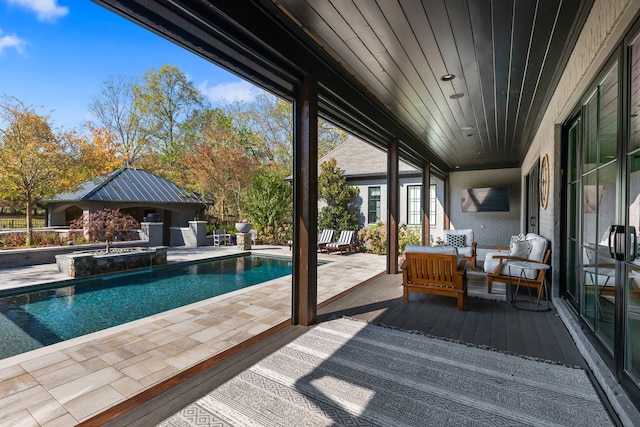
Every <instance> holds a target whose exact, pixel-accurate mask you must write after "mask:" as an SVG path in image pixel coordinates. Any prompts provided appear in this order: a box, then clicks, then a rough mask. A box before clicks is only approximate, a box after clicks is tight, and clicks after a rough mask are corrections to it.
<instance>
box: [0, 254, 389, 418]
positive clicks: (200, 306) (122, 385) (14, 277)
mask: <svg viewBox="0 0 640 427" xmlns="http://www.w3.org/2000/svg"><path fill="white" fill-rule="evenodd" d="M232 253H233V254H236V253H238V251H237V250H236V248H235V247H227V248H212V247H203V248H191V249H187V248H183V249H180V248H178V249H176V248H172V249H171V250H170V251H169V255H168V260H169V263H173V262H179V261H188V260H195V259H203V258H210V257H214V256H222V255H229V254H232ZM252 253H254V254H257V255H260V254H261V253H263V254H265V255H276V256H285V257H290V256H291V252H290V251H289V250H288V249H287V248H286V247H285V248H282V247H275V246H257V247H254V249H253V250H252ZM318 258H319V259H320V260H330V261H332V262H331V263H327V264H323V265H320V266H319V267H318V303H322V302H324V301H327V300H329V299H330V298H332V297H334V296H336V295H339V294H340V293H342V292H344V291H345V290H348V289H349V288H351V287H353V286H355V285H357V284H359V283H361V282H363V281H366V280H368V279H370V278H372V277H374V276H376V275H378V274H380V273H382V272H384V270H385V268H386V260H385V257H384V256H378V255H369V254H360V253H356V254H349V255H344V256H340V255H338V254H332V255H326V254H319V255H318ZM0 278H1V279H0V289H10V288H17V287H22V286H31V285H34V284H38V283H47V282H51V281H63V280H68V277H67V276H65V275H63V274H61V273H59V272H58V271H57V269H56V266H55V264H47V265H41V266H34V267H24V268H15V269H5V270H3V271H1V272H0ZM398 285H400V284H398ZM140 303H142V304H144V301H141V302H140ZM290 317H291V276H285V277H283V278H280V279H275V280H271V281H269V282H265V283H262V284H259V285H256V286H253V287H251V288H248V289H243V290H239V291H235V292H232V293H229V294H225V295H222V296H218V297H215V298H211V299H208V300H205V301H200V302H197V303H194V304H190V305H188V306H184V307H180V308H177V309H174V310H171V311H168V312H164V313H160V314H157V315H155V316H152V317H148V318H144V319H140V320H137V321H134V322H130V323H127V324H124V325H120V326H116V327H113V328H110V329H106V330H104V331H99V332H95V333H92V334H89V335H85V336H82V337H78V338H74V339H72V340H68V341H64V342H61V343H58V344H54V345H51V346H48V347H43V348H40V349H37V350H33V351H30V352H27V353H23V354H20V355H17V356H13V357H9V358H6V359H3V360H0V414H2V419H1V420H0V426H11V427H15V426H31V425H33V426H69V425H74V424H77V423H79V422H81V421H83V420H86V419H88V418H90V417H92V416H94V415H96V414H99V413H100V412H102V411H104V410H106V409H108V408H110V407H112V406H114V405H116V404H118V403H121V402H123V401H125V400H126V399H129V398H131V397H133V396H135V395H137V394H139V393H140V392H142V391H144V390H147V389H149V388H152V387H154V386H155V385H157V384H159V383H161V382H162V381H164V380H167V379H168V378H170V377H172V376H173V375H175V374H177V373H178V372H180V371H183V370H185V369H188V368H190V367H192V366H194V365H196V364H198V363H200V362H202V361H204V360H207V359H209V358H211V357H212V356H215V355H216V354H219V353H221V352H223V351H225V350H227V349H229V348H231V347H233V346H234V345H236V344H238V343H241V342H243V341H245V340H247V339H250V338H252V337H255V336H257V335H259V334H260V333H262V332H264V331H267V330H268V329H270V328H272V327H274V326H276V325H279V324H281V323H282V322H286V321H288V319H290Z"/></svg>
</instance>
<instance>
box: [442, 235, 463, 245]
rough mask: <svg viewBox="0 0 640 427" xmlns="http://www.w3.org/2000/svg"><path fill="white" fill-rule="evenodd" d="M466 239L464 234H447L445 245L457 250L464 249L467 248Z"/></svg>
mask: <svg viewBox="0 0 640 427" xmlns="http://www.w3.org/2000/svg"><path fill="white" fill-rule="evenodd" d="M466 237H467V236H465V235H464V234H447V235H446V236H445V244H447V245H450V246H455V247H456V248H464V247H465V246H466V240H467V239H466Z"/></svg>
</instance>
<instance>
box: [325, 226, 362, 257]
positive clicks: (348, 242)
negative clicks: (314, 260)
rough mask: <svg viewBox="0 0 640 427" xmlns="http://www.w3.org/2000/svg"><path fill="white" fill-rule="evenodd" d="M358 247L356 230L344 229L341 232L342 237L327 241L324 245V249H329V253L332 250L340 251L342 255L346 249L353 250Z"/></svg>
mask: <svg viewBox="0 0 640 427" xmlns="http://www.w3.org/2000/svg"><path fill="white" fill-rule="evenodd" d="M357 248H358V244H357V243H356V232H355V231H353V230H346V231H345V230H343V231H341V232H340V237H339V238H338V241H337V242H334V243H327V244H326V245H325V246H324V249H325V250H326V251H327V254H329V253H331V252H337V251H340V255H342V254H343V253H344V251H352V250H356V249H357Z"/></svg>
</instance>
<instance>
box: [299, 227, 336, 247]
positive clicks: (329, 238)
mask: <svg viewBox="0 0 640 427" xmlns="http://www.w3.org/2000/svg"><path fill="white" fill-rule="evenodd" d="M335 233H336V232H335V231H333V230H322V233H320V237H318V250H319V251H320V252H322V251H323V250H324V249H325V246H326V244H327V243H331V242H333V236H334V234H335ZM287 246H288V247H289V250H291V248H292V247H293V240H289V241H288V242H287Z"/></svg>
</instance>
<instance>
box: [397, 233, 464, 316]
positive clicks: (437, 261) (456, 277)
mask: <svg viewBox="0 0 640 427" xmlns="http://www.w3.org/2000/svg"><path fill="white" fill-rule="evenodd" d="M417 251H419V252H417ZM466 263H467V260H466V259H465V258H464V257H461V256H458V251H457V250H456V248H455V247H452V246H440V247H429V246H417V247H409V246H407V248H406V249H405V260H404V262H403V263H402V266H401V268H402V288H403V291H404V292H403V298H404V302H405V303H406V302H408V301H409V291H413V292H423V293H427V294H433V295H444V296H449V297H455V298H456V299H457V300H458V310H464V299H465V297H466V296H467V276H466V270H465V265H466Z"/></svg>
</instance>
